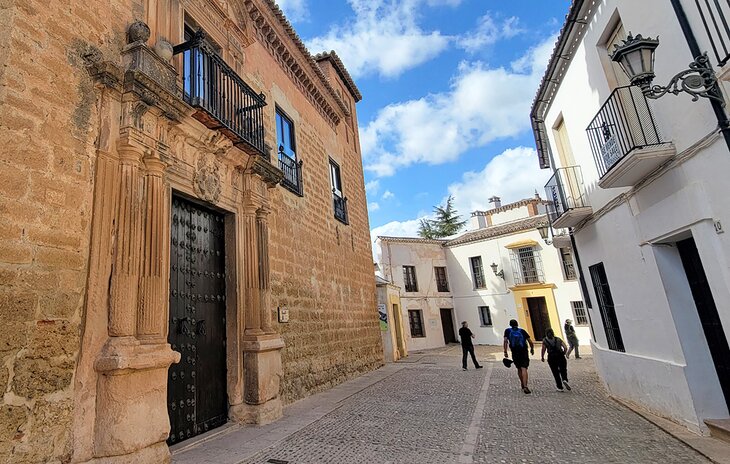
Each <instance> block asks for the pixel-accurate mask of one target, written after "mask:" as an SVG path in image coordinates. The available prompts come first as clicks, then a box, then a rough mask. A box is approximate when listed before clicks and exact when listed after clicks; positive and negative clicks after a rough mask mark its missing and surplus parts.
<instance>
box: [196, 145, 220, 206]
mask: <svg viewBox="0 0 730 464" xmlns="http://www.w3.org/2000/svg"><path fill="white" fill-rule="evenodd" d="M221 183H222V182H221V174H220V164H219V163H218V162H217V161H216V160H215V157H214V155H209V154H205V153H201V154H199V155H198V163H197V168H196V170H195V174H194V175H193V189H194V190H195V194H196V195H198V197H200V198H201V199H202V200H205V201H207V202H209V203H216V202H217V201H218V197H219V196H220V194H221V190H222V186H221Z"/></svg>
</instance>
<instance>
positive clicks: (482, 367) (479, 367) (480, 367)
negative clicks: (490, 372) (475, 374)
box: [476, 366, 484, 369]
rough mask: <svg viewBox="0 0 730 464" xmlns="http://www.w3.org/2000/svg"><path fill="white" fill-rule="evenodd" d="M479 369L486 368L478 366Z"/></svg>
mask: <svg viewBox="0 0 730 464" xmlns="http://www.w3.org/2000/svg"><path fill="white" fill-rule="evenodd" d="M476 368H477V369H484V366H477V367H476Z"/></svg>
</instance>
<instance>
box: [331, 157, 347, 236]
mask: <svg viewBox="0 0 730 464" xmlns="http://www.w3.org/2000/svg"><path fill="white" fill-rule="evenodd" d="M330 183H331V186H332V206H333V209H334V213H335V219H337V220H338V221H340V222H341V223H343V224H349V222H348V216H347V197H345V196H344V195H343V194H342V178H341V176H340V165H339V164H337V163H336V162H335V161H334V160H333V159H332V158H330Z"/></svg>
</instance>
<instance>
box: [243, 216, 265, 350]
mask: <svg viewBox="0 0 730 464" xmlns="http://www.w3.org/2000/svg"><path fill="white" fill-rule="evenodd" d="M256 210H257V207H256V205H254V204H251V203H248V204H246V205H244V207H243V208H242V212H241V226H242V227H241V228H242V230H241V231H240V232H241V233H242V235H241V236H242V237H243V250H242V251H243V252H242V253H241V255H242V258H243V287H244V289H243V291H244V298H245V302H244V307H243V309H244V311H245V322H244V327H245V329H244V337H249V336H256V335H261V334H263V333H264V332H263V330H261V300H260V297H259V285H260V282H259V274H260V272H259V270H260V269H259V245H258V231H257V227H256Z"/></svg>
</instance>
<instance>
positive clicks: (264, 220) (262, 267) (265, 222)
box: [256, 206, 275, 334]
mask: <svg viewBox="0 0 730 464" xmlns="http://www.w3.org/2000/svg"><path fill="white" fill-rule="evenodd" d="M270 212H271V211H270V209H269V208H268V207H266V206H262V207H261V208H259V209H258V210H257V211H256V235H257V241H258V254H259V304H260V311H261V329H262V330H263V331H264V333H267V334H273V333H275V331H274V329H273V328H272V326H271V285H270V282H269V213H270Z"/></svg>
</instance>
